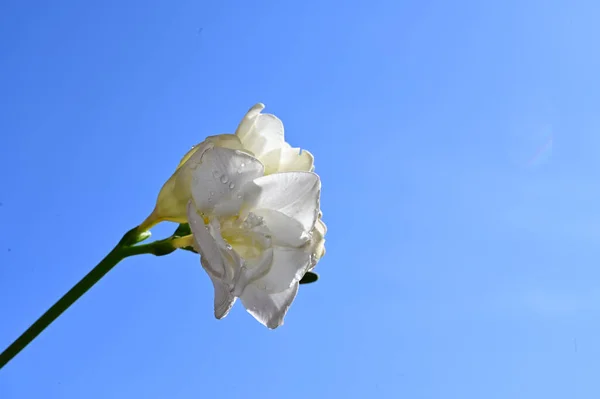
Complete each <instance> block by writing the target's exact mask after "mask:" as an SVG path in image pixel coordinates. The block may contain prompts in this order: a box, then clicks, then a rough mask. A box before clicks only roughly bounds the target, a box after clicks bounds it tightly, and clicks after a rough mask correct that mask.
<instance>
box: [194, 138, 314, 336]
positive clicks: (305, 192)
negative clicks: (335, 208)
mask: <svg viewBox="0 0 600 399" xmlns="http://www.w3.org/2000/svg"><path fill="white" fill-rule="evenodd" d="M202 158H203V159H202V162H201V163H199V164H198V165H197V167H196V168H195V170H194V174H193V180H192V199H191V200H190V201H189V202H188V207H187V213H188V220H189V223H190V227H191V229H192V232H193V234H194V239H195V245H196V249H197V251H198V252H199V253H200V254H201V256H202V262H201V263H202V266H203V267H204V269H205V270H206V272H207V273H208V275H209V276H210V278H211V280H212V282H213V285H214V289H215V316H216V317H217V318H219V319H220V318H222V317H224V316H226V315H227V313H228V312H229V310H230V309H231V307H232V306H233V304H234V303H235V301H236V298H240V299H241V301H242V303H243V305H244V307H245V308H246V309H247V310H248V311H249V312H250V313H251V314H252V315H253V316H254V317H255V318H256V319H257V320H258V321H260V322H261V323H263V324H264V325H266V326H267V327H269V328H276V327H278V326H280V325H281V324H283V318H284V316H285V314H286V312H287V310H288V308H289V306H290V305H291V303H292V301H293V300H294V298H295V296H296V293H297V292H298V282H299V281H300V279H301V278H302V276H303V275H304V274H305V273H306V272H307V271H308V270H309V269H310V268H312V267H314V265H315V263H316V262H317V260H318V257H319V256H320V255H321V253H320V252H319V251H321V243H322V234H321V231H322V230H319V229H320V228H321V227H320V225H319V224H317V221H318V218H319V195H320V190H321V182H320V179H319V177H318V176H317V175H316V174H314V173H312V172H302V171H300V172H280V173H275V174H271V175H268V176H265V175H264V167H263V165H262V163H261V162H260V161H259V160H258V159H256V158H254V157H252V156H250V155H248V154H245V153H243V152H241V151H238V150H231V149H225V148H212V149H209V150H207V151H205V152H204V154H203V157H202ZM313 235H314V237H313Z"/></svg>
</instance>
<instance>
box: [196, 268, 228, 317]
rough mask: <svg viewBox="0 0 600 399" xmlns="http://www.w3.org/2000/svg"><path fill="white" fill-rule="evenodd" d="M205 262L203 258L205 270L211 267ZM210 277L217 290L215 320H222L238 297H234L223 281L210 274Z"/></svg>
mask: <svg viewBox="0 0 600 399" xmlns="http://www.w3.org/2000/svg"><path fill="white" fill-rule="evenodd" d="M204 262H205V259H204V258H202V262H201V263H202V266H203V267H204V269H206V268H207V267H209V266H208V265H206V266H205V265H204ZM208 276H209V277H210V280H211V281H212V283H213V287H214V290H215V301H214V303H215V304H214V311H215V318H217V319H222V318H223V317H225V316H227V314H228V313H229V311H230V310H231V308H232V307H233V305H234V304H235V301H236V297H235V296H233V294H232V293H231V292H230V290H229V287H228V286H227V285H226V284H225V283H223V281H221V280H220V279H218V278H215V277H213V276H211V275H210V274H209V275H208Z"/></svg>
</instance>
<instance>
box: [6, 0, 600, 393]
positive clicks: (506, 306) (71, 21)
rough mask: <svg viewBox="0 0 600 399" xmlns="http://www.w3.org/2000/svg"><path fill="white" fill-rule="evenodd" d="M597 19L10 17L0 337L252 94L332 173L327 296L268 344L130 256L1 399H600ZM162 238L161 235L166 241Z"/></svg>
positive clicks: (134, 9)
mask: <svg viewBox="0 0 600 399" xmlns="http://www.w3.org/2000/svg"><path fill="white" fill-rule="evenodd" d="M598 17H600V5H598V4H595V2H593V1H591V0H589V1H586V0H582V1H573V2H567V1H541V0H522V1H516V0H508V1H483V2H479V1H455V2H446V1H441V0H435V1H433V0H432V1H392V0H385V1H378V0H374V1H369V2H356V1H349V2H340V1H327V0H322V1H304V2H286V3H284V2H277V1H259V2H233V1H222V2H211V3H208V2H196V1H181V2H172V1H166V0H162V1H129V0H123V1H116V0H108V1H104V2H98V1H94V2H80V1H79V2H78V1H55V2H42V1H14V0H8V1H6V0H5V1H3V2H2V3H1V4H0V54H2V58H1V61H0V105H1V106H0V132H1V137H2V145H1V146H0V170H1V171H2V172H1V177H2V185H1V186H0V203H1V205H0V346H1V347H2V348H4V347H5V346H7V345H8V344H9V343H10V342H12V340H13V339H15V338H16V337H17V336H18V335H19V334H20V333H21V332H22V331H23V330H24V329H25V328H27V327H28V326H29V324H30V323H32V322H33V321H34V320H35V319H36V318H37V317H38V316H39V315H40V314H41V313H42V312H43V311H44V310H45V309H46V308H47V307H49V306H50V305H51V304H52V303H53V302H54V301H55V300H56V299H58V298H59V297H60V296H61V295H62V294H63V293H64V292H65V291H66V290H68V289H69V288H70V287H71V286H72V285H73V284H75V283H76V282H77V281H78V280H79V279H80V278H81V277H83V276H84V275H85V274H86V273H87V272H88V271H89V270H90V269H91V268H92V267H93V266H94V265H95V264H96V262H98V261H99V260H100V259H101V258H102V257H103V256H104V255H105V254H106V253H107V251H109V250H110V249H111V248H112V246H113V245H114V244H115V243H116V241H117V240H118V239H119V238H120V237H121V235H122V234H123V233H124V232H125V231H126V230H128V229H130V228H131V227H133V226H135V225H137V224H138V223H140V222H141V221H142V220H143V219H144V218H145V216H146V215H147V214H148V212H150V210H151V209H152V207H153V205H154V201H155V198H156V195H157V193H158V190H159V188H160V186H161V185H162V184H163V183H164V181H165V180H166V179H167V178H168V177H169V175H170V174H171V173H172V172H173V169H174V167H175V166H176V165H177V163H178V162H179V159H180V158H181V156H182V155H183V154H184V153H185V152H186V151H187V150H188V149H189V147H190V146H191V145H193V144H195V143H197V142H199V141H201V140H202V139H203V138H204V137H205V136H207V135H212V134H216V133H226V132H233V130H234V129H235V127H236V126H237V124H238V122H239V120H240V118H241V117H242V116H243V115H244V113H245V112H246V111H247V109H248V108H249V107H250V106H252V105H253V104H254V103H256V102H259V101H260V102H264V103H265V104H266V105H267V109H266V110H267V111H268V112H272V113H275V114H276V115H278V116H279V117H280V118H281V119H282V120H283V122H284V124H285V126H286V135H287V138H288V141H289V142H290V143H291V144H292V145H294V146H301V147H303V148H306V149H308V150H309V151H311V152H312V153H313V154H315V157H316V167H317V170H316V171H317V172H318V173H319V174H320V176H321V178H322V182H323V193H322V201H321V204H322V208H323V212H324V220H325V222H326V223H327V225H328V227H329V231H328V236H327V255H326V257H325V258H324V259H323V260H322V261H321V262H320V263H319V266H318V272H319V273H320V275H321V280H320V281H319V282H318V283H317V284H313V285H310V286H304V287H302V289H301V290H300V294H299V296H298V298H297V300H296V301H295V303H294V305H293V306H292V309H291V311H290V313H289V314H288V316H287V317H286V324H285V325H284V326H283V327H282V328H280V329H278V330H275V331H269V330H267V329H266V328H264V327H262V326H261V325H260V324H259V323H257V322H256V321H255V320H254V319H253V318H252V317H251V316H250V315H248V314H247V313H246V312H245V311H244V310H243V308H242V307H241V306H239V304H238V306H235V308H234V309H233V311H232V312H231V314H230V315H229V316H228V317H227V318H225V319H224V320H222V321H217V320H215V319H214V318H213V315H212V286H211V283H210V281H209V279H208V277H207V276H206V275H205V273H204V272H203V270H202V269H201V267H200V264H199V260H198V259H197V258H195V257H194V256H193V255H192V254H189V253H179V252H177V253H174V254H172V255H169V256H167V257H162V258H154V257H151V256H141V257H136V258H130V259H127V260H125V261H124V262H123V263H122V264H120V265H119V266H118V267H117V268H115V269H114V270H113V271H112V272H111V273H110V274H109V275H107V276H106V277H105V278H104V279H103V280H102V281H101V282H100V283H99V284H98V285H97V286H96V287H94V288H93V289H92V290H91V291H90V292H89V293H88V294H87V295H85V296H84V297H83V298H82V299H81V300H80V301H79V302H77V303H76V305H75V306H73V307H72V308H71V309H69V310H68V311H67V312H66V313H65V314H64V315H63V316H61V317H60V318H59V320H58V321H57V322H56V323H54V324H53V325H52V326H51V327H50V328H49V329H48V330H46V331H45V332H44V333H43V334H42V335H41V336H40V337H39V338H38V339H37V340H35V342H34V343H33V344H32V345H30V346H29V347H28V348H27V349H26V350H24V351H23V352H22V353H21V354H20V355H19V356H18V357H17V358H15V359H14V360H13V361H12V362H11V363H9V364H8V365H7V366H6V367H5V368H4V369H2V370H1V371H0V398H3V399H29V398H44V399H53V398H60V399H70V398H77V399H79V398H82V397H85V398H87V399H96V398H102V399H104V398H115V399H120V398H127V399H129V398H144V399H146V398H148V399H163V398H182V399H185V398H199V397H214V398H219V397H231V398H250V397H260V398H306V397H313V398H330V397H338V396H339V397H347V398H366V397H377V398H399V397H407V398H461V399H469V398H473V399H475V398H477V399H479V398H482V397H483V398H487V399H495V398H499V399H505V398H528V399H529V398H544V399H548V398H561V399H562V398H567V397H568V398H595V397H598V396H599V395H600V381H599V380H598V378H597V376H598V374H599V372H600V340H599V339H598V336H599V335H600V322H599V320H600V319H599V317H598V315H599V314H600V264H599V262H598V259H599V258H600V246H599V245H598V243H599V241H600V227H599V226H600V216H599V215H598V204H599V201H600V189H599V183H598V182H599V180H600V179H599V176H600V157H598V154H599V153H600V119H599V118H598V109H599V105H600V91H599V89H600V79H599V78H598V70H600V53H598V52H597V51H596V50H597V38H598V37H600V26H598V24H597V21H598ZM172 228H173V226H170V225H167V226H160V227H159V228H157V229H155V230H154V231H153V232H154V236H155V237H161V236H166V235H168V234H170V232H171V231H172Z"/></svg>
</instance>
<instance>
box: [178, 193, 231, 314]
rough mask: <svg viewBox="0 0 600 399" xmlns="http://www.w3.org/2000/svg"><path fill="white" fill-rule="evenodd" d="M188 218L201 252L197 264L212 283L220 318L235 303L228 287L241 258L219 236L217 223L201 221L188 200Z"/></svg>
mask: <svg viewBox="0 0 600 399" xmlns="http://www.w3.org/2000/svg"><path fill="white" fill-rule="evenodd" d="M188 220H189V223H190V229H191V230H192V233H193V234H194V242H195V245H194V246H195V247H196V250H197V251H198V252H199V253H200V255H201V262H200V263H201V264H202V268H204V270H205V271H206V273H207V274H208V276H209V277H210V279H211V281H212V283H213V286H214V290H215V295H214V311H215V317H216V318H217V319H221V318H223V317H225V316H226V315H227V313H229V310H230V309H231V307H232V306H233V304H234V303H235V296H234V295H233V294H232V293H231V288H233V285H234V278H235V275H236V274H238V273H240V272H241V266H242V260H241V259H240V257H239V256H237V254H236V253H235V251H233V250H232V249H231V247H228V246H227V243H225V241H224V240H223V238H222V237H221V236H220V231H219V229H218V222H217V221H214V222H213V223H212V224H211V225H208V226H207V225H206V224H204V220H203V219H202V217H200V215H198V213H197V212H196V209H195V207H194V205H193V204H192V201H190V202H189V203H188ZM215 224H216V226H215ZM224 255H225V256H224Z"/></svg>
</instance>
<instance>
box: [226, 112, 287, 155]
mask: <svg viewBox="0 0 600 399" xmlns="http://www.w3.org/2000/svg"><path fill="white" fill-rule="evenodd" d="M264 108H265V106H264V104H261V103H258V104H256V105H255V106H253V107H252V108H250V110H249V111H248V112H247V113H246V115H245V116H244V118H243V119H242V121H241V122H240V124H239V126H238V128H237V129H236V132H235V134H236V136H238V137H239V139H240V141H241V142H242V144H243V145H244V148H245V149H247V150H249V151H251V152H252V153H253V154H254V155H255V156H256V157H260V156H262V155H263V154H266V153H268V152H269V151H272V150H274V149H276V148H280V147H283V146H285V145H286V143H285V139H284V130H283V123H282V122H281V120H280V119H279V118H277V117H276V116H275V115H271V114H261V113H260V112H261V111H262V110H263V109H264Z"/></svg>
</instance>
